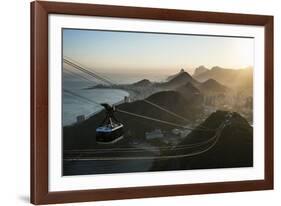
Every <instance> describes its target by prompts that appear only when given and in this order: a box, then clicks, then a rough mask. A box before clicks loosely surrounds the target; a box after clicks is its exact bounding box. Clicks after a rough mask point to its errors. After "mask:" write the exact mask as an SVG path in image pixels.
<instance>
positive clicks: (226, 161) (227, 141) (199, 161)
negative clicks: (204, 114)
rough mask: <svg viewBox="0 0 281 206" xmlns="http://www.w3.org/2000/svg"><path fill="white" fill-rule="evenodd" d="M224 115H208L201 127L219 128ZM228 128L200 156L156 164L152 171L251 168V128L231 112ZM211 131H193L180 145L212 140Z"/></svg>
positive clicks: (218, 113) (220, 113) (219, 112)
mask: <svg viewBox="0 0 281 206" xmlns="http://www.w3.org/2000/svg"><path fill="white" fill-rule="evenodd" d="M226 114H227V112H224V111H217V112H215V113H213V114H211V115H210V116H209V117H208V118H207V119H206V120H205V121H204V122H203V123H202V124H201V126H203V127H206V128H212V129H215V128H218V127H219V125H220V124H221V123H222V122H223V121H224V120H225V116H226ZM230 123H231V124H230V125H228V126H226V127H225V128H224V129H223V130H222V133H221V136H220V138H219V140H218V142H217V143H216V144H215V146H214V147H213V148H212V149H210V150H209V151H207V152H205V153H202V154H200V155H196V156H192V157H186V158H179V159H175V160H174V161H173V164H171V162H170V161H166V162H165V161H162V162H160V163H159V162H158V163H157V164H155V165H154V168H158V169H160V170H163V169H165V170H166V169H172V170H177V169H211V168H229V167H252V166H253V128H252V127H251V126H250V125H249V123H248V122H247V121H246V120H245V119H244V118H243V117H242V116H240V115H239V114H238V113H234V114H233V116H232V118H231V121H230ZM213 135H214V132H211V131H193V132H191V133H190V134H189V135H188V136H187V138H186V139H185V140H184V141H183V142H181V144H180V145H186V144H190V143H198V142H202V141H204V140H207V139H209V138H211V137H212V136H213Z"/></svg>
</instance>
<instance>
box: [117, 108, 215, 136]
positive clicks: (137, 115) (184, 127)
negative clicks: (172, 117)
mask: <svg viewBox="0 0 281 206" xmlns="http://www.w3.org/2000/svg"><path fill="white" fill-rule="evenodd" d="M116 111H118V112H121V113H124V114H128V115H132V116H135V117H139V118H143V119H147V120H152V121H155V122H159V123H163V124H167V125H171V126H176V127H179V128H183V129H187V130H192V131H193V130H200V131H215V130H214V129H197V128H190V127H186V126H184V125H180V124H176V123H173V122H168V121H165V120H160V119H156V118H153V117H148V116H144V115H140V114H135V113H132V112H127V111H124V110H120V109H118V108H117V109H116Z"/></svg>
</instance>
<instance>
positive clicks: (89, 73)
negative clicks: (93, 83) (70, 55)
mask: <svg viewBox="0 0 281 206" xmlns="http://www.w3.org/2000/svg"><path fill="white" fill-rule="evenodd" d="M63 62H64V63H66V64H68V65H70V66H72V67H73V68H75V69H77V70H79V71H81V72H84V73H86V74H88V75H89V76H91V77H94V78H95V79H98V80H100V81H103V82H105V83H107V84H109V85H114V84H113V83H112V82H111V81H109V80H107V79H105V78H104V77H101V76H100V75H97V74H96V73H94V72H93V71H90V70H88V69H85V68H84V67H82V66H79V65H77V64H75V63H74V62H72V61H69V60H67V59H65V58H63Z"/></svg>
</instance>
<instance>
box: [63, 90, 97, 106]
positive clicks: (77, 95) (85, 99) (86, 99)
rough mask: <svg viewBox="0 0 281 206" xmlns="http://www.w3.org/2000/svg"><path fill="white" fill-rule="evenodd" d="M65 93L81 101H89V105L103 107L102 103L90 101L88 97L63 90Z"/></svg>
mask: <svg viewBox="0 0 281 206" xmlns="http://www.w3.org/2000/svg"><path fill="white" fill-rule="evenodd" d="M63 92H65V93H68V94H71V95H72V96H75V97H78V98H80V99H83V100H84V101H87V102H88V103H94V104H97V105H99V106H101V105H100V103H98V102H96V101H94V100H92V99H89V98H87V97H83V96H81V95H79V94H76V93H75V92H72V91H69V90H67V89H63Z"/></svg>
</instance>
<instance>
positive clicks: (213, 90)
mask: <svg viewBox="0 0 281 206" xmlns="http://www.w3.org/2000/svg"><path fill="white" fill-rule="evenodd" d="M198 88H199V89H200V91H201V92H202V93H203V94H206V95H211V94H221V93H226V92H228V91H229V89H228V88H227V87H225V86H224V85H222V84H220V83H219V82H217V81H216V80H214V79H208V80H207V81H205V82H203V83H201V84H199V85H198Z"/></svg>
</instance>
